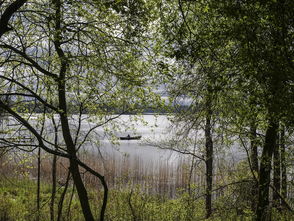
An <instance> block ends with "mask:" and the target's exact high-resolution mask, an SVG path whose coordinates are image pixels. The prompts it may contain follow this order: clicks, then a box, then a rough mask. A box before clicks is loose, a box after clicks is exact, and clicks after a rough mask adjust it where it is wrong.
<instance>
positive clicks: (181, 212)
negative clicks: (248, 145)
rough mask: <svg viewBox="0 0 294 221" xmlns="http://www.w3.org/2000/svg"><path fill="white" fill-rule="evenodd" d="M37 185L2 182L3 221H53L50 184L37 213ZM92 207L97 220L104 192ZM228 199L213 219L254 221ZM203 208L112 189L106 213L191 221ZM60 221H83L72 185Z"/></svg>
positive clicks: (124, 219) (123, 219)
mask: <svg viewBox="0 0 294 221" xmlns="http://www.w3.org/2000/svg"><path fill="white" fill-rule="evenodd" d="M63 191H64V186H60V185H59V186H58V189H57V194H56V198H55V204H54V218H55V220H56V218H57V211H58V207H59V206H58V205H60V198H61V194H62V192H63ZM36 199H37V195H36V182H35V181H32V180H28V179H20V180H16V179H7V178H5V179H4V178H2V179H1V180H0V220H1V221H35V220H37V217H38V216H39V220H42V221H47V220H50V200H51V186H50V185H49V184H47V183H42V185H41V195H40V199H41V201H40V202H41V203H40V205H41V206H40V211H39V213H38V211H37V207H36V205H37V204H36ZM90 199H91V205H92V207H93V211H94V213H95V215H96V217H98V214H99V208H100V205H101V202H100V201H99V199H101V193H100V192H99V191H98V190H95V189H92V191H90ZM227 200H228V198H227V197H223V198H221V197H220V198H219V199H218V200H217V201H216V202H215V211H214V217H213V218H211V219H210V220H252V218H253V217H252V212H251V211H250V210H242V211H241V212H240V211H238V210H236V209H234V208H229V206H228V205H229V204H230V202H228V201H227ZM203 208H204V205H203V200H202V199H198V200H196V199H193V197H192V196H191V195H189V194H188V193H187V192H182V193H181V191H179V193H178V195H177V197H176V198H173V199H172V198H167V197H162V196H158V195H147V194H144V193H142V192H140V191H139V188H136V187H134V188H133V189H125V190H111V191H110V195H109V201H108V208H107V213H106V220H108V221H128V220H130V221H135V220H136V221H139V220H140V221H143V220H144V221H145V220H146V221H159V220H161V221H189V220H204V218H203V217H204V213H205V211H204V209H203ZM273 217H274V220H293V218H294V216H293V215H292V216H291V214H285V215H284V216H276V215H275V212H274V213H273ZM60 220H64V221H80V220H83V216H82V213H81V210H80V206H79V202H78V199H77V196H76V193H75V192H74V189H73V187H72V185H71V184H70V186H69V188H68V190H67V194H66V196H65V199H64V202H63V209H62V215H61V217H60Z"/></svg>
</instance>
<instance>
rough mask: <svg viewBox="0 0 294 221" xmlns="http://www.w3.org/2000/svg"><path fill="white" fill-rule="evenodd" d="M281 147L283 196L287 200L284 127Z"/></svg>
mask: <svg viewBox="0 0 294 221" xmlns="http://www.w3.org/2000/svg"><path fill="white" fill-rule="evenodd" d="M280 145H281V173H282V174H281V175H282V180H281V181H282V183H281V195H282V197H283V198H284V199H287V165H286V147H285V127H284V126H282V130H281V134H280ZM282 205H283V203H282ZM283 207H284V206H283Z"/></svg>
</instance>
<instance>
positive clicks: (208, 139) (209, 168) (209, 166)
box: [205, 98, 213, 218]
mask: <svg viewBox="0 0 294 221" xmlns="http://www.w3.org/2000/svg"><path fill="white" fill-rule="evenodd" d="M206 108H207V110H206V114H207V115H206V122H205V148H206V160H205V166H206V199H205V208H206V218H209V217H210V216H211V213H212V199H211V195H212V174H213V142H212V135H211V130H212V126H211V117H212V111H211V100H210V98H208V101H207V104H206Z"/></svg>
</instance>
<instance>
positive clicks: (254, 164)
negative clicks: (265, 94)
mask: <svg viewBox="0 0 294 221" xmlns="http://www.w3.org/2000/svg"><path fill="white" fill-rule="evenodd" d="M256 130H257V126H256V123H255V122H252V123H251V125H250V135H249V138H250V158H251V160H250V162H251V168H252V172H253V173H254V177H253V182H252V187H251V195H252V201H251V209H252V210H253V211H255V210H256V204H257V194H258V181H257V180H256V179H255V178H257V176H258V151H257V148H258V147H257V141H256V139H257V134H256Z"/></svg>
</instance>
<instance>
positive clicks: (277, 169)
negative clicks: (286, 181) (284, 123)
mask: <svg viewBox="0 0 294 221" xmlns="http://www.w3.org/2000/svg"><path fill="white" fill-rule="evenodd" d="M277 141H279V138H278V134H277ZM273 161H274V184H273V185H274V188H275V189H276V191H273V206H274V207H276V208H280V197H279V195H278V193H280V190H281V166H280V165H281V157H280V144H279V142H276V147H275V149H274V159H273Z"/></svg>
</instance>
